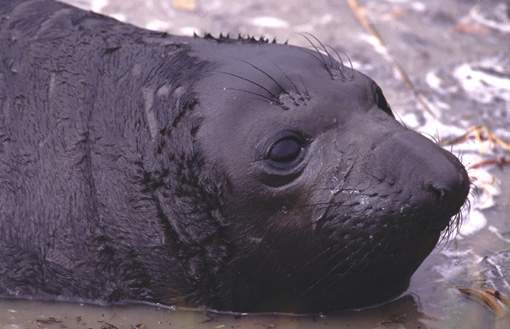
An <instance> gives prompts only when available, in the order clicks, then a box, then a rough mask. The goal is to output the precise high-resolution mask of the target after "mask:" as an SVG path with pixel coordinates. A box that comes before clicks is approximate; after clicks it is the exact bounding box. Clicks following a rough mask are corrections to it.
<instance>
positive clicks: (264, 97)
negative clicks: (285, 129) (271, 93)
mask: <svg viewBox="0 0 510 329" xmlns="http://www.w3.org/2000/svg"><path fill="white" fill-rule="evenodd" d="M225 90H233V91H239V92H244V93H247V94H250V95H253V96H257V97H260V98H263V99H264V100H267V101H269V103H271V104H272V103H273V102H274V100H273V99H271V98H269V97H267V96H264V95H262V94H259V93H256V92H253V91H249V90H244V89H239V88H230V87H226V88H225Z"/></svg>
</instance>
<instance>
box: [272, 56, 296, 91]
mask: <svg viewBox="0 0 510 329" xmlns="http://www.w3.org/2000/svg"><path fill="white" fill-rule="evenodd" d="M273 65H274V66H275V67H276V68H277V69H278V70H279V71H280V72H281V73H282V75H283V76H284V77H285V78H286V79H287V81H289V82H290V84H291V85H292V87H293V88H294V91H295V92H296V93H297V94H300V93H301V92H300V90H299V88H298V86H297V85H296V84H295V83H294V81H292V79H291V78H290V77H289V75H288V74H287V73H285V71H284V70H282V68H281V67H280V66H279V65H278V64H275V63H273Z"/></svg>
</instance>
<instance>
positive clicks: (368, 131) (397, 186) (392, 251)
mask: <svg viewBox="0 0 510 329" xmlns="http://www.w3.org/2000/svg"><path fill="white" fill-rule="evenodd" d="M314 44H315V45H316V46H320V44H319V43H318V42H314ZM0 49H1V51H0V293H1V294H2V295H4V296H17V297H21V298H24V297H30V298H43V299H60V300H68V301H82V302H83V301H92V302H99V303H117V302H124V301H149V302H159V303H164V304H177V305H181V304H186V305H204V306H207V307H210V308H215V309H220V310H234V311H289V310H290V311H297V312H314V311H328V310H336V309H341V308H351V307H362V306H366V305H371V304H374V303H379V302H382V301H385V300H388V299H390V298H393V297H395V296H397V295H399V294H400V293H402V292H403V291H405V289H406V288H407V286H408V283H409V279H410V277H411V275H412V274H413V272H414V271H415V270H416V268H417V267H418V266H419V265H420V263H421V262H422V261H423V260H424V258H425V257H426V256H427V255H428V254H429V253H430V252H431V250H432V249H433V248H434V246H435V244H436V243H437V241H438V238H439V237H440V235H441V232H442V231H443V230H445V229H446V228H448V227H449V226H451V225H452V217H454V216H456V214H458V212H459V209H460V208H461V206H462V205H463V203H464V201H465V199H466V196H467V194H468V191H469V179H468V176H467V174H466V171H465V169H464V167H463V166H462V165H461V163H460V162H459V161H458V160H457V159H456V158H455V157H454V156H453V155H452V154H450V153H449V152H447V151H445V150H443V149H441V148H440V147H439V146H437V145H436V144H434V143H433V142H431V141H430V140H428V139H427V138H425V137H422V136H421V135H419V134H418V133H416V132H413V131H411V130H409V129H407V128H405V127H403V126H402V125H401V124H399V123H398V122H397V121H396V120H395V119H394V117H393V115H392V112H391V109H390V107H389V105H388V103H387V102H386V100H385V98H384V96H383V93H382V91H381V89H380V88H379V87H378V86H377V85H376V83H375V82H374V81H373V80H371V79H370V78H368V77H367V76H365V75H363V74H361V73H360V72H357V71H356V70H353V69H352V68H349V67H348V66H344V65H343V64H342V63H341V62H340V61H339V60H338V59H337V58H336V56H334V55H333V52H332V51H331V50H329V49H328V48H326V47H324V48H323V51H316V50H310V49H304V48H300V47H294V46H290V45H285V44H276V43H271V42H267V40H255V39H253V38H239V39H231V38H228V37H224V36H223V37H220V38H213V37H212V36H206V37H202V38H199V37H195V38H191V37H190V38H188V37H177V36H172V35H167V34H165V33H159V32H152V31H147V30H143V29H140V28H137V27H134V26H132V25H128V24H124V23H120V22H118V21H115V20H113V19H111V18H107V17H104V16H101V15H97V14H94V13H90V12H86V11H82V10H79V9H76V8H73V7H70V6H68V5H64V4H61V3H58V2H54V1H52V0H27V1H20V0H3V1H2V5H1V6H0Z"/></svg>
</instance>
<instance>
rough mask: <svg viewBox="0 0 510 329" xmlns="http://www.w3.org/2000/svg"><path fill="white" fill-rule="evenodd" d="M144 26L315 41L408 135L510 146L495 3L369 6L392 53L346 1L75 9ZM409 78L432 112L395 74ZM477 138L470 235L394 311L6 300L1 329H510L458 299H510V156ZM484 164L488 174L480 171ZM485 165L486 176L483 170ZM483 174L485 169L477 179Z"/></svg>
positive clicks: (502, 5)
mask: <svg viewBox="0 0 510 329" xmlns="http://www.w3.org/2000/svg"><path fill="white" fill-rule="evenodd" d="M67 2H69V3H72V4H75V5H79V6H81V7H83V8H87V9H94V10H95V11H98V12H102V13H105V14H108V15H112V16H114V17H116V18H118V19H121V20H125V21H129V22H132V23H135V24H137V25H139V26H143V27H147V28H151V29H159V30H165V31H168V32H170V33H175V34H188V35H189V34H191V33H192V32H197V33H201V32H204V31H208V32H213V33H219V32H233V33H234V34H236V33H237V32H240V33H243V34H244V33H250V34H255V35H259V34H264V35H267V36H271V37H273V36H276V37H277V38H278V39H279V40H286V39H289V40H290V42H291V43H294V44H301V45H306V43H305V41H304V39H303V38H301V37H299V36H298V35H296V32H312V33H314V34H315V35H317V36H318V37H320V38H321V39H322V40H323V41H325V42H326V43H328V44H331V45H332V46H334V47H335V48H337V49H339V50H342V51H344V52H346V53H347V54H348V55H349V57H350V58H351V59H352V62H353V65H354V67H356V68H357V69H359V70H361V71H363V72H364V73H366V74H368V75H370V76H371V77H373V78H374V79H375V80H377V81H378V83H379V84H380V85H381V86H382V88H383V90H384V91H385V94H386V96H387V97H388V99H389V102H390V104H391V105H392V108H393V110H394V111H395V112H396V115H397V117H398V118H399V119H401V120H402V121H403V122H404V123H405V124H406V125H408V126H410V127H412V128H415V129H417V130H419V131H421V132H423V133H424V134H426V135H429V136H432V137H433V138H435V139H440V140H443V141H444V140H451V139H452V138H453V137H458V136H462V135H463V134H464V133H465V132H466V130H467V129H469V127H472V126H475V125H484V126H486V127H488V128H489V129H490V130H491V131H493V132H494V133H495V134H496V135H497V136H498V137H500V138H503V139H505V140H507V141H509V140H510V130H509V128H510V18H509V17H508V15H509V13H508V12H509V11H510V9H509V8H510V7H509V6H510V3H509V2H508V1H506V2H505V1H497V0H486V1H483V2H481V1H471V0H451V1H441V0H428V1H408V0H391V1H390V0H370V1H360V3H361V4H362V5H363V6H365V8H366V13H367V15H368V17H369V19H370V20H371V21H372V22H373V23H374V25H375V26H376V28H377V29H378V30H379V32H380V34H381V35H382V37H383V39H384V45H383V46H381V44H379V43H378V41H377V40H376V39H375V38H374V37H373V36H372V35H370V34H369V33H367V32H366V31H365V30H363V28H362V27H361V26H360V25H359V23H358V22H357V21H356V20H355V19H354V17H353V15H352V12H351V10H350V9H349V7H348V5H347V4H346V2H344V1H340V0H338V1H333V0H317V1H314V2H313V3H310V2H309V1H305V0H283V1H274V2H273V1H272V2H268V1H262V0H249V1H235V2H234V1H228V0H209V1H202V2H199V3H198V6H197V7H196V8H191V9H190V10H176V9H175V8H174V7H172V1H170V0H164V1H163V0H161V1H157V0H151V1H142V0H139V1H138V0H137V1H134V0H133V1H123V0H90V1H89V0H67ZM394 61H397V62H398V63H399V64H400V65H401V66H402V67H403V68H404V69H405V71H406V72H407V74H408V76H409V77H410V79H411V81H412V83H413V85H414V88H415V90H417V91H418V92H419V93H420V95H421V96H423V98H424V99H425V100H426V101H425V102H426V104H427V106H428V109H427V110H425V109H424V107H423V104H421V103H420V101H418V98H419V97H417V96H416V95H415V94H414V92H413V90H412V89H411V88H410V87H409V86H408V85H406V84H405V83H404V82H403V81H404V79H402V77H401V76H400V75H399V73H398V72H397V70H396V69H395V65H394ZM470 136H471V137H472V138H467V139H465V140H463V141H462V142H459V143H456V144H455V145H453V146H450V145H448V146H446V148H448V149H451V150H452V151H453V152H454V153H456V154H458V155H459V156H460V157H461V158H462V161H463V163H464V164H465V165H466V166H468V167H472V168H471V169H470V170H469V174H470V176H471V178H472V180H473V184H474V189H473V191H474V192H473V193H472V195H471V200H470V204H471V208H470V210H469V211H468V210H466V211H465V212H464V220H463V225H462V226H461V228H460V230H459V231H457V232H454V233H453V234H452V236H451V237H450V240H449V241H448V242H447V243H443V244H441V245H440V246H439V247H438V248H437V249H436V250H435V252H434V253H433V254H432V255H431V256H430V257H429V258H427V260H426V261H425V262H424V264H423V265H422V266H421V267H420V268H419V269H418V271H417V272H416V274H415V275H414V276H413V279H412V282H411V287H410V288H409V290H408V292H407V293H406V295H405V296H403V297H402V298H400V299H399V300H397V301H394V302H392V303H389V304H387V305H383V306H379V307H375V308H372V309H368V310H363V311H351V312H343V313H339V314H334V315H331V314H330V315H327V316H319V315H314V316H312V315H305V316H288V315H243V316H233V315H218V314H213V313H211V312H206V311H192V310H183V309H178V310H171V309H168V308H158V307H157V306H140V305H138V306H133V305H131V306H116V307H98V306H91V305H79V304H70V303H49V302H36V301H21V300H3V301H1V300H0V329H18V328H94V329H95V328H101V329H104V328H106V329H115V328H146V329H149V328H218V329H221V328H312V329H313V328H506V329H508V328H510V315H508V313H507V315H506V316H505V315H502V316H500V317H497V316H496V315H495V314H494V312H493V311H491V310H490V309H489V308H488V307H486V306H484V305H483V303H481V302H480V301H477V300H473V299H470V298H468V297H466V296H465V295H463V294H461V293H460V292H459V291H458V288H468V287H471V288H495V289H497V290H499V291H501V292H502V293H505V294H507V295H509V294H510V274H509V273H510V218H509V215H508V214H510V167H509V166H506V167H505V166H503V167H498V166H494V165H490V163H491V162H496V161H494V160H497V159H499V158H501V157H506V158H507V159H508V158H509V156H510V150H508V149H506V150H505V149H504V148H503V147H501V146H498V145H495V144H494V143H491V142H490V141H488V140H486V139H485V138H483V137H484V135H483V134H482V135H481V137H482V138H481V139H477V138H475V137H476V135H473V134H471V135H470ZM480 164H482V165H480ZM478 165H480V166H478ZM475 167H476V168H475Z"/></svg>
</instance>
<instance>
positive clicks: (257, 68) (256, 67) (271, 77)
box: [241, 60, 289, 94]
mask: <svg viewBox="0 0 510 329" xmlns="http://www.w3.org/2000/svg"><path fill="white" fill-rule="evenodd" d="M241 62H243V63H245V64H247V65H249V66H251V67H252V68H254V69H255V70H257V71H259V72H261V73H262V74H264V75H265V76H266V77H268V78H269V79H271V81H273V82H274V83H275V84H276V86H277V87H278V88H280V91H281V92H282V93H284V94H288V93H289V92H288V91H287V90H286V89H285V88H283V86H282V85H281V84H280V83H279V82H278V81H277V80H276V79H275V78H273V76H272V75H271V74H269V73H267V72H266V71H264V70H263V69H261V68H260V67H258V66H256V65H255V64H253V63H250V62H248V61H245V60H241Z"/></svg>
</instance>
